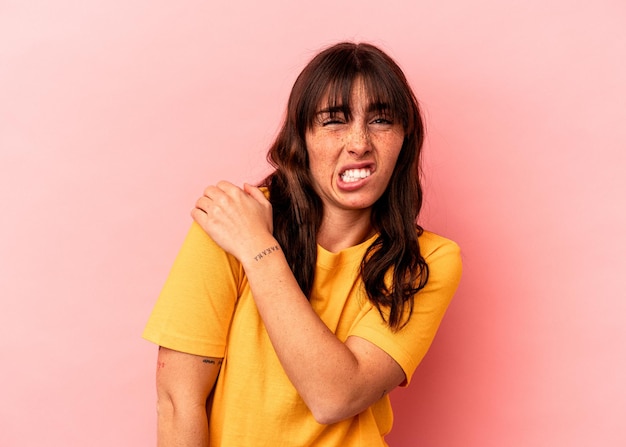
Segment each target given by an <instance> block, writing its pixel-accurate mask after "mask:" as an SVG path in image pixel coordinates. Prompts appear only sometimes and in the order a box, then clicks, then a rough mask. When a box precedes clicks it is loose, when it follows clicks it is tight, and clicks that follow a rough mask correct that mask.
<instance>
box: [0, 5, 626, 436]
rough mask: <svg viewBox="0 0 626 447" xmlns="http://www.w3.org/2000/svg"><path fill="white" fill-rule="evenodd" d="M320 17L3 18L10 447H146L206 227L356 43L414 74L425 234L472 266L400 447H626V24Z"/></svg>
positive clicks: (353, 14) (4, 419) (2, 350)
mask: <svg viewBox="0 0 626 447" xmlns="http://www.w3.org/2000/svg"><path fill="white" fill-rule="evenodd" d="M215 4H217V3H215ZM303 4H306V6H300V4H299V3H298V2H287V1H279V0H268V1H265V2H254V1H252V0H250V1H244V2H242V1H234V2H219V6H214V2H198V1H177V2H171V1H154V0H135V1H122V0H110V1H107V2H105V1H83V2H75V1H68V0H55V1H48V2H45V1H28V0H26V1H17V0H16V1H11V0H8V1H6V0H5V1H2V2H0V199H1V205H2V208H1V214H0V256H1V258H0V303H1V310H0V362H1V363H0V365H1V367H0V387H1V394H0V446H2V447H13V446H20V447H29V446H42V445H45V446H53V447H54V446H79V445H81V446H82V445H85V446H87V445H88V446H96V447H97V446H149V445H153V444H154V440H155V436H154V431H155V410H154V400H155V392H154V385H153V370H154V362H155V354H156V350H155V348H154V347H153V346H151V345H150V344H149V343H147V342H144V341H143V340H141V339H140V333H141V330H142V328H143V325H144V323H145V321H146V318H147V316H148V313H149V311H150V309H151V307H152V304H153V302H154V300H155V298H156V295H157V294H158V292H159V289H160V288H161V285H162V283H163V281H164V279H165V276H166V274H167V272H168V269H169V267H170V265H171V262H172V260H173V257H174V255H175V253H176V251H177V249H178V246H179V245H180V243H181V241H182V237H183V235H184V233H185V231H186V229H187V227H188V225H189V222H190V220H189V217H188V212H189V209H190V207H191V206H192V204H193V202H194V201H195V198H196V196H197V195H198V193H199V192H200V191H201V190H202V188H203V187H204V185H205V184H207V183H209V182H215V181H217V180H219V179H221V178H226V179H230V180H232V181H235V182H239V183H240V182H243V181H244V180H247V181H256V180H258V179H260V178H261V177H262V175H263V173H264V172H266V169H267V168H266V167H265V164H264V152H265V149H266V147H267V145H268V143H269V142H270V140H271V139H272V137H273V135H274V134H275V132H276V129H277V126H278V123H279V121H280V118H281V116H282V111H283V107H284V104H285V101H286V97H287V94H288V91H289V88H290V86H291V84H292V82H293V80H294V78H295V76H296V75H297V73H298V72H299V70H300V69H301V68H302V66H303V64H304V63H305V61H307V60H308V59H309V58H310V57H311V56H312V54H313V53H314V52H315V51H316V50H317V49H319V48H320V47H322V46H325V45H327V44H329V43H332V42H335V41H337V40H342V39H356V40H367V41H371V42H373V43H376V44H378V45H380V46H381V47H383V48H385V49H386V50H388V52H389V53H390V54H392V55H393V56H394V57H395V58H396V59H397V60H398V61H399V63H400V64H401V65H402V67H403V68H404V69H405V71H406V73H407V75H408V77H409V78H410V80H411V82H412V85H413V86H414V88H415V90H416V92H417V95H418V97H419V98H421V101H422V103H423V106H424V110H425V114H426V117H427V120H428V129H429V134H428V143H427V148H426V149H427V159H426V166H425V170H426V176H427V185H428V186H427V205H426V209H425V213H424V216H423V223H424V224H425V225H426V226H427V227H428V228H430V229H432V230H434V231H436V232H439V233H441V234H443V235H446V236H448V237H450V238H453V239H455V240H456V241H458V242H459V243H460V245H461V246H462V248H463V252H464V262H465V275H464V278H463V281H462V284H461V287H460V290H459V293H458V295H457V297H456V298H455V301H454V302H453V305H452V306H451V308H450V311H449V313H448V316H447V318H446V320H445V321H444V324H443V325H442V328H441V331H440V334H439V337H438V339H437V340H436V341H435V344H434V345H433V348H432V350H431V352H430V353H429V355H428V356H427V358H426V359H425V361H424V363H423V364H422V366H421V367H420V369H419V371H418V373H417V375H416V378H415V381H414V383H413V385H412V386H411V388H409V389H408V390H400V391H397V392H395V393H394V395H393V400H394V401H395V407H396V427H395V429H394V432H393V434H392V435H391V436H390V437H389V441H390V443H391V445H392V446H396V447H402V446H404V447H409V446H415V445H420V446H441V447H455V446H458V447H468V446H469V447H488V446H494V447H495V446H513V447H518V446H519V447H526V446H567V447H572V446H589V445H601V446H621V445H626V432H625V429H624V421H623V419H624V415H625V414H626V385H625V380H624V378H625V377H626V353H625V351H626V336H625V335H626V334H625V333H626V330H625V329H624V315H625V314H626V292H625V287H624V277H625V273H624V267H626V263H625V261H624V255H626V240H625V237H624V229H625V228H626V210H625V208H624V202H625V197H626V180H625V179H626V175H625V174H626V173H625V170H624V165H625V163H626V155H625V153H626V152H625V151H626V126H625V125H624V120H625V119H626V100H625V98H626V81H625V80H626V63H625V62H624V61H625V60H626V33H625V32H624V29H625V28H626V4H625V3H624V2H622V1H621V0H596V1H594V2H578V3H576V6H575V7H574V3H572V2H571V1H570V0H526V1H502V0H474V1H471V2H469V1H465V0H438V1H434V0H421V1H415V2H408V1H404V2H396V1H386V2H380V1H370V0H358V1H354V2H348V1H345V2H344V1H340V2H337V1H332V2H331V1H327V0H318V1H316V2H306V3H303ZM296 5H297V6H296Z"/></svg>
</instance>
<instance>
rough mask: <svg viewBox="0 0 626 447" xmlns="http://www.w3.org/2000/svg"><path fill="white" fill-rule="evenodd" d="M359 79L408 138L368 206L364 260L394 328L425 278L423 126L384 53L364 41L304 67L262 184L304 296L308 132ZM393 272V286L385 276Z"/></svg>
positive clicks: (311, 246) (375, 299) (368, 281)
mask: <svg viewBox="0 0 626 447" xmlns="http://www.w3.org/2000/svg"><path fill="white" fill-rule="evenodd" d="M357 77H358V78H359V79H362V80H363V82H364V85H365V89H366V91H367V93H368V95H369V96H370V98H371V102H372V103H373V104H380V105H383V104H384V105H385V108H386V110H387V111H389V112H391V114H392V116H393V117H395V118H396V119H400V120H401V121H402V124H403V127H404V132H405V138H404V142H403V145H402V149H401V151H400V155H399V157H398V160H397V162H396V166H395V169H394V173H393V174H392V176H391V179H390V181H389V184H388V185H387V189H386V190H385V192H384V193H383V195H382V196H381V197H380V199H378V200H377V201H376V203H375V204H374V206H373V208H372V217H371V219H372V226H373V227H374V229H375V230H376V231H377V232H378V237H377V238H376V240H375V241H374V243H373V244H372V245H371V246H370V247H369V248H368V250H367V252H366V254H365V256H364V257H363V261H362V263H361V276H362V279H363V283H364V285H365V290H366V292H367V296H368V298H369V300H370V301H371V302H372V303H373V304H374V305H375V306H376V308H377V309H378V311H379V312H380V314H381V316H382V317H383V318H384V319H385V321H386V322H387V323H388V325H389V326H390V327H391V328H392V329H394V330H397V329H399V328H401V327H402V326H403V325H404V324H406V322H407V321H408V319H409V318H410V316H411V313H412V311H413V299H414V296H415V294H416V293H417V292H418V291H419V290H420V289H422V288H423V287H424V286H425V285H426V282H427V281H428V265H427V264H426V262H425V260H424V258H423V257H422V256H421V254H420V249H419V243H418V236H419V235H420V234H421V233H422V231H423V230H422V228H421V227H420V226H419V225H417V222H416V220H417V216H418V214H419V211H420V208H421V206H422V188H421V185H420V171H419V163H420V152H421V147H422V142H423V138H424V127H423V122H422V118H421V116H420V112H419V107H418V103H417V100H416V98H415V95H414V94H413V91H412V90H411V88H410V86H409V84H408V82H407V80H406V78H405V76H404V74H403V73H402V70H401V69H400V67H398V65H397V64H396V63H395V62H394V61H393V60H392V59H391V58H390V57H389V56H388V55H386V54H385V53H384V52H383V51H381V50H380V49H378V48H376V47H375V46H373V45H370V44H367V43H360V44H356V43H351V42H344V43H339V44H336V45H333V46H332V47H329V48H327V49H325V50H323V51H322V52H321V53H319V54H318V55H317V56H315V57H314V58H313V59H312V60H311V61H310V62H309V64H308V65H307V66H306V67H305V68H304V70H302V72H301V73H300V75H299V76H298V78H297V79H296V82H295V84H294V86H293V88H292V91H291V95H290V97H289V101H288V104H287V113H286V116H285V120H284V123H283V125H282V128H281V130H280V132H279V134H278V136H277V138H276V141H275V142H274V144H273V145H272V146H271V147H270V149H269V152H268V154H267V159H268V161H269V162H270V163H271V164H272V166H274V167H275V171H274V172H273V173H271V174H270V175H269V176H268V177H267V178H266V179H265V180H264V181H263V182H262V185H264V186H267V187H268V189H269V193H270V201H271V203H272V206H273V214H274V236H275V237H276V239H277V240H278V242H279V243H280V245H281V247H282V249H283V251H284V253H285V256H286V258H287V262H288V263H289V265H290V267H291V270H292V271H293V273H294V275H295V277H296V280H297V281H298V284H299V285H300V287H301V288H302V291H303V292H304V293H305V295H307V296H309V295H310V292H311V288H312V286H313V279H314V274H315V263H316V258H317V245H316V235H317V231H318V229H319V227H320V224H321V221H322V215H323V212H324V210H323V206H322V201H321V199H320V198H319V196H318V195H317V193H316V192H315V190H314V188H313V182H312V180H311V175H310V171H309V161H308V153H307V149H306V144H305V134H306V131H307V129H309V128H310V127H311V126H312V123H313V119H314V117H315V114H316V112H317V107H318V106H319V105H320V104H321V103H322V100H324V99H327V100H328V104H329V105H331V106H332V105H347V104H349V102H350V93H351V89H352V85H353V83H354V81H355V79H356V78H357ZM388 274H391V278H392V279H391V283H390V284H389V281H388V280H387V281H386V276H387V275H388Z"/></svg>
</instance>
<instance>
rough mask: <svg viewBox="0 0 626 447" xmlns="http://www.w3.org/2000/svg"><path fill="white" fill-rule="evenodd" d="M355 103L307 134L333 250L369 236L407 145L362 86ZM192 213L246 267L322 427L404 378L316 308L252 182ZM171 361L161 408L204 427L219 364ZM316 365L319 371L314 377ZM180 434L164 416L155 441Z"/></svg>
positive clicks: (218, 190)
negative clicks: (356, 172) (360, 175)
mask: <svg viewBox="0 0 626 447" xmlns="http://www.w3.org/2000/svg"><path fill="white" fill-rule="evenodd" d="M350 106H351V107H352V109H351V117H350V119H348V117H345V116H343V114H333V113H329V112H328V110H326V109H328V107H327V105H326V104H321V105H320V107H319V111H320V113H318V114H317V116H316V120H315V122H314V124H313V126H312V127H311V129H309V130H308V132H307V134H306V143H307V150H308V152H309V160H310V169H311V172H312V175H313V180H314V186H315V189H316V191H317V193H318V194H319V195H320V197H321V199H322V202H323V205H324V218H323V221H322V225H321V228H320V231H319V234H318V243H319V244H320V245H322V246H323V247H324V248H326V249H327V250H330V251H340V250H342V249H344V248H347V247H351V246H354V245H356V244H358V243H360V242H362V241H364V240H365V239H366V238H367V237H369V236H370V235H371V234H372V231H373V229H372V227H371V224H370V214H371V207H372V205H373V204H374V203H375V202H376V200H377V199H378V198H380V196H381V195H382V194H383V192H384V190H385V188H386V186H387V184H388V182H389V178H390V176H391V174H392V172H393V169H394V166H395V163H396V160H397V158H398V155H399V153H400V149H401V147H402V142H403V139H404V132H403V129H402V126H401V125H400V124H398V123H394V122H392V121H390V120H389V118H388V117H387V116H384V114H382V115H381V114H380V113H379V112H376V111H375V110H373V109H372V107H371V104H369V102H368V97H367V94H366V92H365V91H364V89H363V85H362V83H360V82H356V83H355V86H354V88H353V91H352V95H351V101H350ZM347 168H359V169H360V168H367V169H369V170H370V172H371V175H370V176H368V177H367V178H364V179H360V180H358V181H356V182H345V181H343V180H342V179H341V177H340V174H342V173H343V172H344V171H345V170H346V169H347ZM191 214H192V217H193V218H194V220H195V221H196V222H197V223H198V224H199V225H200V226H201V227H202V228H203V229H204V230H205V231H206V232H207V233H208V234H209V236H211V238H212V239H213V240H214V241H215V242H216V243H217V244H218V245H219V246H220V247H221V248H222V249H224V250H225V251H227V252H229V253H231V254H232V255H233V256H235V257H236V258H237V259H238V260H239V261H240V262H241V264H242V266H243V268H244V270H245V272H246V276H247V278H248V282H249V285H250V288H251V290H252V294H253V297H254V300H255V302H256V305H257V308H258V311H259V314H260V316H261V318H262V319H263V322H264V324H265V327H266V329H267V332H268V335H269V337H270V340H271V341H272V344H273V347H274V349H275V351H276V354H277V355H278V358H279V359H280V361H281V364H282V366H283V368H284V370H285V372H286V373H287V376H288V377H289V379H290V380H291V382H292V383H293V385H294V386H295V388H296V389H297V390H298V392H299V394H300V396H301V397H302V399H303V400H304V402H305V403H306V404H307V406H308V407H309V409H310V410H311V412H312V414H313V416H314V417H315V418H316V420H317V421H318V422H320V423H323V424H330V423H333V422H337V421H340V420H343V419H346V418H349V417H352V416H354V415H356V414H358V413H360V412H362V411H363V410H365V409H366V408H368V407H369V406H371V405H372V404H373V403H374V402H376V401H377V400H379V399H380V398H381V397H382V396H384V395H385V394H386V393H388V392H389V391H391V390H392V389H393V388H395V387H396V386H398V385H399V384H400V383H402V382H403V381H404V380H405V375H404V372H403V371H402V369H401V368H400V366H399V365H398V364H397V363H396V362H395V361H394V360H393V359H392V358H391V357H390V356H389V355H388V354H387V353H385V352H384V351H383V350H381V349H380V348H378V347H377V346H375V345H374V344H372V343H370V342H368V341H367V340H364V339H362V338H359V337H349V338H348V339H347V340H346V341H345V343H344V342H342V341H340V340H339V339H337V337H336V336H335V335H334V334H333V333H332V332H331V331H330V330H329V329H328V328H327V327H326V325H325V324H324V323H323V322H322V321H321V320H320V318H319V317H318V316H317V314H316V313H315V312H314V311H313V309H312V308H311V305H310V304H309V302H308V300H307V299H306V297H305V296H304V294H303V293H302V291H301V290H300V288H299V286H298V284H297V282H296V280H295V278H294V276H293V273H292V272H291V270H290V269H289V266H288V264H287V261H286V259H285V257H284V254H283V252H282V251H281V250H280V246H279V244H278V242H277V241H276V239H275V238H274V237H273V235H272V208H271V204H270V203H269V201H268V200H267V199H266V198H265V196H264V195H263V193H262V192H261V191H260V190H259V189H258V188H255V187H253V186H251V185H247V184H246V185H244V187H243V189H242V188H239V187H237V186H235V185H233V184H231V183H228V182H220V183H218V184H216V185H211V186H209V187H207V188H206V190H205V191H204V195H203V196H202V197H201V198H200V199H198V201H197V203H196V208H195V209H194V210H193V211H192V213H191ZM167 356H168V357H169V358H170V360H171V361H173V362H176V363H178V364H177V365H176V366H173V367H172V370H174V368H176V373H168V374H164V373H163V372H161V374H160V378H159V375H157V379H158V390H159V402H161V401H162V400H163V401H164V402H167V404H163V405H164V406H167V407H169V406H170V404H169V402H170V401H174V402H176V401H178V402H181V405H182V402H185V403H186V404H189V405H195V408H196V412H195V415H196V416H195V417H197V419H194V420H195V421H196V423H201V424H202V425H203V426H204V425H206V415H204V417H205V419H204V420H203V421H202V422H200V421H199V420H200V419H202V418H201V417H200V410H198V409H199V408H200V407H202V403H203V402H206V398H207V396H208V393H210V390H211V388H212V387H213V384H214V381H215V377H216V376H217V372H216V371H219V367H218V368H217V369H216V370H215V371H214V370H211V371H212V372H211V373H210V374H208V376H210V378H207V377H205V376H203V375H202V374H199V372H202V371H203V370H202V368H203V367H204V366H206V365H203V364H202V363H201V362H200V359H199V358H194V357H195V356H191V357H190V358H187V356H189V355H188V354H183V353H176V355H174V354H172V352H169V353H167ZM159 357H160V358H161V357H162V355H161V354H160V356H159ZM313 366H314V369H315V370H316V374H310V371H311V369H313ZM178 374H180V375H178ZM213 374H215V377H213ZM181 383H184V384H185V386H184V387H182V386H181ZM196 393H197V395H195V394H196ZM181 396H182V397H181ZM160 406H161V404H160ZM174 407H176V405H174ZM202 408H204V407H202ZM186 411H187V410H182V409H181V410H180V412H181V413H183V412H186ZM173 413H174V414H175V413H176V411H174V412H173ZM185 414H186V413H185ZM168 415H169V413H168ZM160 420H161V419H160ZM161 426H162V427H163V430H161ZM178 428H186V429H187V430H188V433H189V432H194V431H198V430H196V429H193V428H189V427H188V426H187V427H175V426H173V424H171V423H170V422H169V420H168V419H167V418H164V422H163V423H162V424H160V425H159V430H160V431H159V439H160V438H161V437H163V439H166V438H167V437H170V438H171V436H174V437H175V436H176V435H172V433H174V432H175V431H176V430H177V429H178ZM202 436H204V432H202V433H201V434H200V437H197V438H195V439H199V441H195V440H194V441H191V440H190V441H189V444H180V445H206V444H202V442H203V439H204V438H202ZM190 439H192V437H190ZM193 442H197V443H195V444H194V443H193ZM160 445H179V444H166V443H163V444H160Z"/></svg>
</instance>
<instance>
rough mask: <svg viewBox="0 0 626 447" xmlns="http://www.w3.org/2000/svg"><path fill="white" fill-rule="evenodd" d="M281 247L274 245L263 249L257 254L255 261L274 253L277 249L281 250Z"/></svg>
mask: <svg viewBox="0 0 626 447" xmlns="http://www.w3.org/2000/svg"><path fill="white" fill-rule="evenodd" d="M279 250H280V247H279V246H278V245H274V246H272V247H269V248H266V249H265V250H263V251H262V252H261V253H259V254H258V255H256V256H255V257H254V260H255V261H260V260H261V259H262V258H264V257H265V256H267V255H269V254H270V253H273V252H275V251H279Z"/></svg>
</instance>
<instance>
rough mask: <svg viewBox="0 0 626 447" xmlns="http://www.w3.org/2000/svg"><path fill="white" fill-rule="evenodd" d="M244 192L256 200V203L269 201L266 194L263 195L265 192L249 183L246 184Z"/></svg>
mask: <svg viewBox="0 0 626 447" xmlns="http://www.w3.org/2000/svg"><path fill="white" fill-rule="evenodd" d="M243 190H244V191H245V192H246V193H248V194H249V195H250V196H251V197H252V198H254V199H256V201H257V202H259V203H265V202H267V201H268V200H267V198H266V197H265V194H263V191H261V190H260V189H259V188H257V187H256V186H252V185H250V184H249V183H244V184H243Z"/></svg>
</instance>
